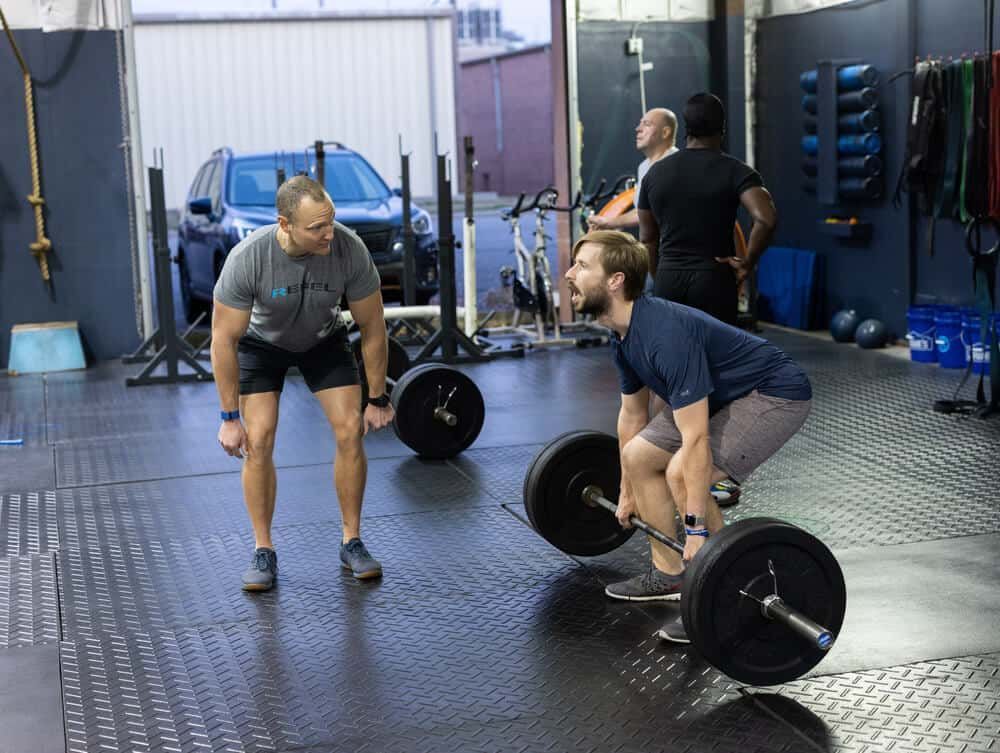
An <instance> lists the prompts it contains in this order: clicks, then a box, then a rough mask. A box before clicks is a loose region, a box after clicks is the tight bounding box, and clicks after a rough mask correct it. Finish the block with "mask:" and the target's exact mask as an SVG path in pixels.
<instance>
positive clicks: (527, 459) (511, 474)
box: [448, 445, 542, 503]
mask: <svg viewBox="0 0 1000 753" xmlns="http://www.w3.org/2000/svg"><path fill="white" fill-rule="evenodd" d="M541 449H542V445H520V446H518V447H489V448H485V449H481V450H466V451H465V452H463V453H462V454H461V455H459V456H458V457H457V458H452V459H451V460H449V461H448V463H449V464H450V465H451V466H452V467H453V468H455V469H457V470H458V471H459V472H460V473H462V475H463V476H466V477H467V478H469V479H470V480H471V481H472V482H473V483H474V484H475V485H476V486H477V487H478V488H480V489H483V490H484V491H485V492H486V493H487V494H489V495H490V496H491V497H492V498H493V499H494V500H496V501H497V502H504V503H513V502H516V501H517V500H520V499H521V498H522V497H523V496H524V475H525V473H526V472H527V470H528V466H529V465H531V461H532V460H534V459H535V456H536V455H537V454H538V451H539V450H541Z"/></svg>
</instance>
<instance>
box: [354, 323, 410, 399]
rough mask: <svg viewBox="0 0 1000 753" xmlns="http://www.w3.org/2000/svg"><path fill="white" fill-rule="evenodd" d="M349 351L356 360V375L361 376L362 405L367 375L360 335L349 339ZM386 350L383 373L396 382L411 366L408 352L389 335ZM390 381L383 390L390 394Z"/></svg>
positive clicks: (365, 392) (366, 392)
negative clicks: (387, 358) (386, 358)
mask: <svg viewBox="0 0 1000 753" xmlns="http://www.w3.org/2000/svg"><path fill="white" fill-rule="evenodd" d="M351 352H353V353H354V360H355V361H357V362H358V376H359V377H360V378H361V405H362V406H364V405H365V403H366V402H367V401H368V377H367V376H366V374H365V362H364V359H363V358H362V357H361V337H360V336H359V337H355V338H353V339H352V340H351ZM388 352H389V360H388V362H387V363H386V369H385V375H386V376H387V377H388V378H389V379H391V380H392V382H398V381H399V380H400V378H401V377H402V376H403V374H405V373H406V372H407V371H409V370H410V366H412V363H411V362H410V354H409V353H407V352H406V348H404V347H403V344H402V343H401V342H399V340H397V339H396V338H395V337H392V336H391V335H389V336H388ZM392 382H386V385H385V391H386V392H388V393H390V394H391V393H392Z"/></svg>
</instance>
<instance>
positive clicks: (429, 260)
mask: <svg viewBox="0 0 1000 753" xmlns="http://www.w3.org/2000/svg"><path fill="white" fill-rule="evenodd" d="M324 154H325V159H324V161H323V165H324V185H325V186H326V190H327V192H328V193H329V194H330V197H331V198H332V199H333V202H334V204H335V205H336V207H337V221H338V222H340V223H342V224H344V225H347V226H348V227H349V228H351V229H352V230H354V231H355V232H356V233H357V234H358V235H360V236H361V239H362V240H363V241H364V242H365V245H366V246H367V247H368V251H369V252H370V253H371V255H372V259H373V260H374V262H375V266H376V267H377V268H378V271H379V275H381V277H382V294H383V297H384V298H385V300H387V301H393V300H402V283H403V274H402V273H403V238H402V232H403V200H402V198H401V192H400V191H399V190H398V189H396V190H390V189H389V187H388V186H387V185H386V184H385V181H383V180H382V178H381V177H380V176H379V174H378V173H377V172H375V169H374V168H373V167H372V166H371V165H370V164H368V162H367V161H366V160H365V158H364V157H362V156H361V155H360V154H358V153H357V152H355V151H353V150H351V149H348V148H346V147H344V146H343V145H342V144H336V143H334V144H333V145H331V146H329V147H327V149H326V150H325V152H324ZM315 157H316V153H315V151H313V150H307V151H306V152H305V154H304V155H303V153H302V152H299V153H291V152H263V153H255V154H238V155H237V154H234V153H233V151H232V149H230V148H228V147H224V148H222V149H217V150H216V151H215V152H213V153H212V156H211V158H210V159H209V160H208V161H207V162H206V163H205V164H204V165H202V166H201V169H199V170H198V173H197V175H196V176H195V178H194V181H193V182H192V183H191V188H190V190H189V191H188V197H187V206H186V208H185V212H184V215H183V217H181V220H180V223H179V225H178V228H177V235H178V240H177V256H176V257H175V261H176V262H177V264H178V267H179V277H180V288H181V301H182V302H183V304H184V314H185V316H186V317H187V319H188V321H189V322H193V321H194V320H195V319H196V318H197V317H198V315H199V314H200V313H201V312H202V311H206V310H210V307H211V302H212V290H213V288H214V287H215V281H216V280H217V279H218V278H219V272H221V271H222V264H223V262H225V260H226V255H227V254H228V253H229V251H230V250H231V249H232V248H233V246H235V245H236V244H237V243H239V242H240V241H241V240H243V238H245V237H246V236H247V235H248V234H249V233H251V232H252V231H254V230H256V229H257V228H258V227H260V226H262V225H267V224H270V223H273V222H276V221H277V220H276V216H275V209H274V194H275V191H276V190H277V186H278V175H279V172H280V173H281V174H283V175H286V176H292V175H295V174H297V173H306V174H308V175H310V176H311V177H316V158H315ZM410 208H411V211H410V218H411V220H410V221H411V223H412V225H413V232H414V234H415V235H416V244H415V254H414V261H415V266H416V292H417V303H418V304H424V303H427V302H428V301H429V300H430V298H431V296H433V295H434V294H435V293H436V292H437V289H438V268H437V260H438V247H437V240H436V238H435V237H434V233H433V227H432V226H431V218H430V215H428V214H427V212H425V211H424V210H423V209H420V208H419V207H418V206H416V205H415V204H411V205H410Z"/></svg>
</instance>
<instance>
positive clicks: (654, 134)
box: [587, 107, 677, 230]
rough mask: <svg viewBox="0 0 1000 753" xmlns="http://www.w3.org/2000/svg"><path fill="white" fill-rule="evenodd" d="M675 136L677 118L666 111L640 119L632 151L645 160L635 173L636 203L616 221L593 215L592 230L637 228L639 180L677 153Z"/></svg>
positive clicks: (656, 110)
mask: <svg viewBox="0 0 1000 753" xmlns="http://www.w3.org/2000/svg"><path fill="white" fill-rule="evenodd" d="M676 136H677V117H676V116H675V115H674V114H673V112H671V111H670V110H668V109H667V108H666V107H654V108H653V109H652V110H650V111H649V112H647V113H646V114H645V115H643V116H642V120H640V121H639V125H637V126H636V127H635V148H636V149H638V150H639V151H640V152H642V153H643V155H644V156H645V159H644V160H643V161H642V162H640V163H639V167H638V169H637V170H636V182H635V193H634V194H633V195H634V197H635V199H634V200H633V201H632V205H633V206H632V209H630V210H629V211H627V212H625V213H624V214H620V215H618V216H617V217H602V216H601V215H599V214H592V215H591V216H590V217H588V218H587V224H588V225H589V226H590V229H591V230H628V229H631V228H634V227H638V226H639V214H638V212H636V210H635V202H636V200H638V198H639V190H640V189H641V188H642V179H643V178H645V177H646V173H647V172H649V168H650V167H652V166H653V164H654V163H655V162H658V161H660V160H661V159H663V158H664V157H669V156H670V155H671V154H676V153H677V147H676V146H675V145H674V141H675V138H676Z"/></svg>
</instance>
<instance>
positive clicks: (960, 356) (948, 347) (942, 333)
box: [934, 310, 965, 369]
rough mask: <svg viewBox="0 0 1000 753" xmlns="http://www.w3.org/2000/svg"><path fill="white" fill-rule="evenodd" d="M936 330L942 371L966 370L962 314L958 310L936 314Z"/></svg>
mask: <svg viewBox="0 0 1000 753" xmlns="http://www.w3.org/2000/svg"><path fill="white" fill-rule="evenodd" d="M934 329H935V330H936V337H935V339H934V342H935V343H936V344H937V357H938V359H937V360H938V363H939V364H940V365H941V368H942V369H964V368H965V347H964V346H963V345H962V314H961V312H959V311H956V310H951V311H947V310H939V311H937V312H936V313H935V314H934Z"/></svg>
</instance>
